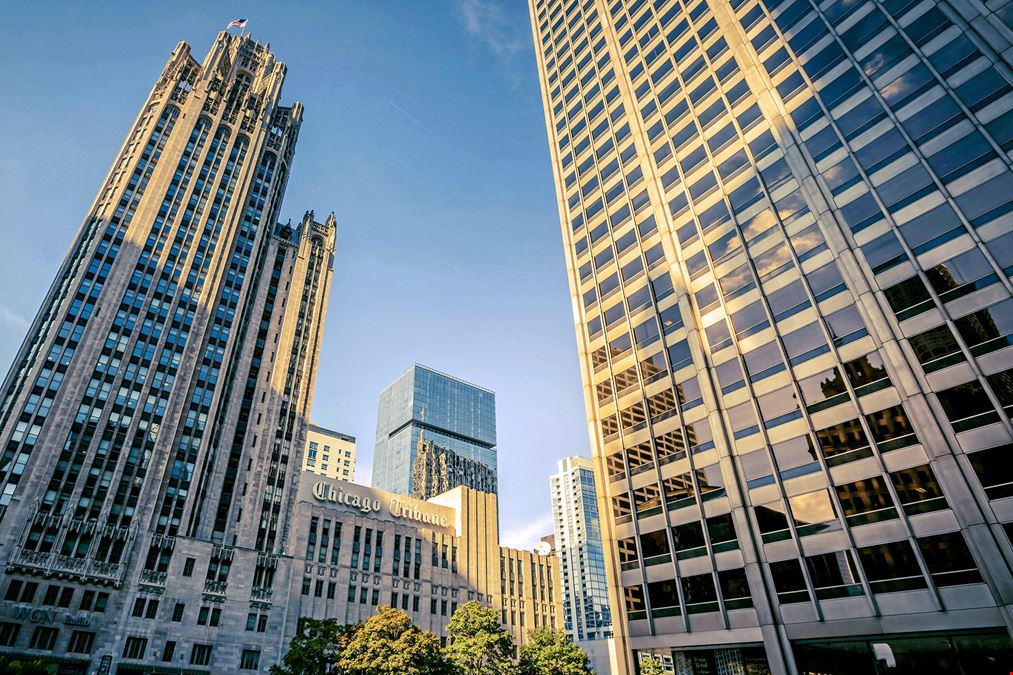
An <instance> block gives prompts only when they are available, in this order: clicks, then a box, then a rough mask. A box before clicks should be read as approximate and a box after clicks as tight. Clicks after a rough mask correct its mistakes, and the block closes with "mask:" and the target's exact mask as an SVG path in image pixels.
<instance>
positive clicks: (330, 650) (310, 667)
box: [0, 619, 359, 675]
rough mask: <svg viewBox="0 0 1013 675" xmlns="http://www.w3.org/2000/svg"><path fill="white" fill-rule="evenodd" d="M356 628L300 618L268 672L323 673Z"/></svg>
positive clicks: (288, 674)
mask: <svg viewBox="0 0 1013 675" xmlns="http://www.w3.org/2000/svg"><path fill="white" fill-rule="evenodd" d="M358 629H359V625H358V624H356V625H353V626H345V625H342V624H340V623H338V621H337V620H336V619H303V620H302V631H301V632H300V633H299V634H298V635H297V636H296V637H294V638H293V639H292V642H291V644H290V645H289V647H288V652H287V653H286V654H285V658H284V659H283V660H282V664H283V665H281V666H271V675H320V673H326V672H327V668H328V664H329V663H330V664H333V663H335V662H336V661H337V660H338V657H339V656H340V655H341V653H342V652H343V651H344V649H345V647H346V646H347V645H348V643H349V642H351V640H352V638H353V637H354V636H355V634H356V632H357V631H358ZM0 672H2V671H0Z"/></svg>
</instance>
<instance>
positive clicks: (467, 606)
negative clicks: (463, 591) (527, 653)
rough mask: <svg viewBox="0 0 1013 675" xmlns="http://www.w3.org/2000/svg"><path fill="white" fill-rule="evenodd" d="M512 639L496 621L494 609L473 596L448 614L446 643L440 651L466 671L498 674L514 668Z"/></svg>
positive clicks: (497, 620)
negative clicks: (473, 598) (477, 600)
mask: <svg viewBox="0 0 1013 675" xmlns="http://www.w3.org/2000/svg"><path fill="white" fill-rule="evenodd" d="M513 651H514V640H513V638H512V637H511V636H510V633H508V632H506V631H505V630H504V629H503V627H502V626H500V624H499V616H497V614H496V611H495V610H493V609H489V608H487V607H482V605H480V604H478V603H477V602H475V601H474V600H471V601H469V602H466V603H464V604H463V605H461V606H460V607H458V608H457V611H456V612H454V615H453V616H452V617H450V624H449V625H448V626H447V647H446V648H445V649H444V650H443V653H444V654H445V655H446V657H447V661H449V662H450V663H451V664H452V665H453V666H455V667H456V668H457V669H458V670H459V671H460V672H462V673H466V675H486V674H488V675H501V674H506V673H512V672H514V666H513V662H512V657H513Z"/></svg>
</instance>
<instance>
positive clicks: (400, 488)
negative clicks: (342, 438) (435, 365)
mask: <svg viewBox="0 0 1013 675" xmlns="http://www.w3.org/2000/svg"><path fill="white" fill-rule="evenodd" d="M496 476H497V474H496V394H495V393H493V392H491V391H489V390H488V389H484V388H482V387H479V386H476V385H474V384H470V383H468V382H465V381H464V380H461V379H458V378H456V377H453V376H452V375H447V374H445V373H441V372H439V371H436V370H433V369H431V368H426V367H425V366H420V365H418V364H415V365H413V366H411V367H410V368H408V370H406V371H405V372H404V373H402V374H401V376H400V377H398V379H397V380H395V381H394V383H393V384H391V385H390V386H389V387H387V388H386V389H384V390H383V391H382V392H381V393H380V399H379V402H378V405H377V414H376V443H375V445H374V447H373V485H374V486H376V487H378V488H380V489H382V490H388V491H390V492H397V493H398V494H403V495H410V496H413V497H417V498H419V499H428V498H429V497H433V496H435V495H437V494H439V493H441V492H443V491H445V490H448V489H450V488H452V487H456V486H458V485H467V486H468V487H470V488H473V489H476V490H481V491H483V492H496V490H497V480H496Z"/></svg>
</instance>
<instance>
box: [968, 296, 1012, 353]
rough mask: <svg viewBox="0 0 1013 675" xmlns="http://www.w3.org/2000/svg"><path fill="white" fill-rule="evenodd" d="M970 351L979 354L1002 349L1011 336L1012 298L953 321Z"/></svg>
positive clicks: (1008, 342)
mask: <svg viewBox="0 0 1013 675" xmlns="http://www.w3.org/2000/svg"><path fill="white" fill-rule="evenodd" d="M954 324H956V326H957V332H959V333H960V335H961V337H963V338H964V341H965V342H967V346H968V347H969V348H970V350H971V353H972V354H974V355H975V356H981V355H982V354H987V353H989V352H993V351H995V350H997V349H1002V348H1003V347H1005V346H1007V345H1008V344H1010V342H1011V337H1013V335H1011V334H1013V299H1008V300H1003V301H1002V302H998V303H996V304H994V305H992V306H990V307H988V308H986V309H982V310H979V311H977V312H974V313H972V314H968V315H967V316H964V317H961V318H959V319H956V320H955V321H954Z"/></svg>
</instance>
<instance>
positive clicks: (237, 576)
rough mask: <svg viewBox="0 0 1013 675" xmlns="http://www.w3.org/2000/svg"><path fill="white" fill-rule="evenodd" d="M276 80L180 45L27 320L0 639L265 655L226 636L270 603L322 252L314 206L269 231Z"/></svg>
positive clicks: (0, 512) (273, 650)
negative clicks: (298, 218) (295, 221)
mask: <svg viewBox="0 0 1013 675" xmlns="http://www.w3.org/2000/svg"><path fill="white" fill-rule="evenodd" d="M285 72H286V68H285V65H284V64H283V63H281V62H280V61H278V60H277V59H276V58H275V56H274V54H272V53H271V51H270V50H269V49H268V47H267V46H265V45H263V44H260V43H258V42H255V41H254V40H252V39H250V38H248V37H234V36H230V35H228V34H227V33H221V34H219V35H218V37H217V38H216V39H215V41H214V44H213V45H212V46H211V49H210V51H209V52H208V53H207V55H206V56H205V57H204V60H203V61H198V60H197V59H196V58H194V56H193V55H192V54H191V51H190V47H189V45H187V44H186V43H182V42H181V43H179V45H178V46H177V47H176V48H175V49H174V50H173V52H172V54H171V55H170V57H169V60H168V62H167V63H166V65H165V68H164V69H163V70H162V73H161V75H160V76H159V77H158V79H157V81H156V82H155V85H154V87H153V88H152V89H151V91H150V92H149V94H148V96H147V98H146V99H145V101H144V103H143V105H142V106H141V110H140V112H139V113H138V116H137V118H136V120H135V121H134V122H133V124H132V125H131V128H130V130H129V131H128V133H127V136H126V139H125V141H124V143H123V146H122V147H121V148H120V149H119V152H118V154H117V155H116V157H115V159H114V161H113V165H112V168H111V169H110V171H109V173H108V175H107V176H106V178H105V180H104V181H103V182H102V185H101V187H100V188H99V191H98V195H97V196H96V198H95V201H94V202H93V204H92V206H91V208H90V210H89V212H88V215H87V217H86V218H85V220H84V224H83V225H82V227H81V229H80V230H79V232H78V234H77V236H76V237H75V239H74V241H73V243H72V245H71V248H70V252H69V253H68V255H67V257H66V259H65V260H64V262H63V264H62V265H61V266H60V269H59V271H58V273H57V276H56V280H55V281H54V283H53V285H52V287H51V288H50V290H49V292H48V294H47V295H46V298H45V300H44V302H43V304H42V307H41V308H40V310H39V313H38V315H37V316H36V318H35V320H34V321H33V322H32V325H31V327H30V329H29V331H28V336H27V338H26V339H25V342H24V344H23V346H22V348H21V350H20V352H19V353H18V355H17V357H16V360H15V362H14V365H13V367H12V368H11V371H10V373H9V374H8V376H7V378H6V380H5V381H4V384H3V389H2V398H0V448H2V451H0V452H2V458H0V519H2V520H0V563H2V565H3V570H4V574H3V578H2V580H0V598H2V600H0V647H2V649H3V650H4V651H6V652H16V653H19V654H27V655H32V656H38V657H43V658H51V659H52V660H53V661H56V662H57V663H58V666H59V673H60V674H78V673H80V674H81V675H83V674H84V673H92V672H96V671H100V672H107V673H112V672H115V673H120V674H123V673H146V672H151V671H152V670H153V668H154V667H155V666H154V665H153V664H159V665H158V666H157V667H158V668H164V667H167V666H168V667H170V668H172V669H173V670H175V669H176V668H185V669H188V670H189V669H197V670H200V671H202V672H207V670H206V669H207V668H209V667H212V666H213V667H215V669H217V670H220V671H226V672H235V671H237V670H240V669H251V670H256V669H257V668H258V664H260V663H265V664H269V663H273V662H276V661H277V658H278V656H279V650H280V648H281V646H282V645H281V642H280V641H279V640H278V639H277V638H276V637H272V638H271V639H267V638H265V636H264V635H258V633H257V632H256V631H253V632H244V631H243V630H242V626H244V625H247V624H246V621H247V615H248V613H250V612H252V611H254V609H255V610H256V612H257V613H258V614H259V615H263V617H264V619H263V621H264V623H265V625H271V626H277V627H280V626H282V625H283V623H284V621H285V618H286V616H287V609H286V607H285V601H286V599H287V598H286V597H285V594H284V593H283V592H282V590H281V589H282V588H284V585H283V584H287V583H288V579H287V578H284V577H277V576H276V571H277V570H278V569H279V565H280V564H281V563H280V562H279V561H280V560H281V559H282V557H283V555H284V554H285V552H286V550H287V546H288V545H289V541H290V537H291V534H292V532H291V528H292V523H291V515H292V513H293V512H294V509H295V505H296V496H297V491H296V488H297V484H298V474H299V471H298V467H301V466H302V461H303V460H302V454H303V451H304V448H305V443H306V417H307V415H308V412H309V409H310V402H311V399H312V392H313V384H314V378H315V374H316V364H317V358H318V353H319V348H320V340H321V337H322V332H323V323H324V317H325V314H326V308H327V301H328V294H329V290H330V283H331V273H332V271H331V270H332V260H333V257H334V250H335V249H334V246H335V219H334V216H333V215H332V216H330V217H329V218H327V219H326V220H325V222H323V223H320V222H317V221H316V219H315V218H314V215H313V213H312V212H309V213H307V214H306V215H305V217H304V218H303V219H302V221H301V222H300V223H299V224H298V225H296V226H291V225H287V224H279V220H278V213H279V210H280V207H281V200H282V197H283V195H284V192H285V186H286V184H287V182H288V178H289V170H290V167H291V164H292V158H293V153H294V151H295V145H296V140H297V138H298V134H299V127H300V124H301V122H302V106H301V105H300V104H298V103H296V104H294V105H292V106H283V105H281V89H282V83H283V81H284V79H285ZM96 81H97V82H100V81H101V78H98V79H97V80H96ZM258 621H259V619H258ZM258 625H259V624H258ZM202 669H203V670H202ZM192 672H193V671H192Z"/></svg>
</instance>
